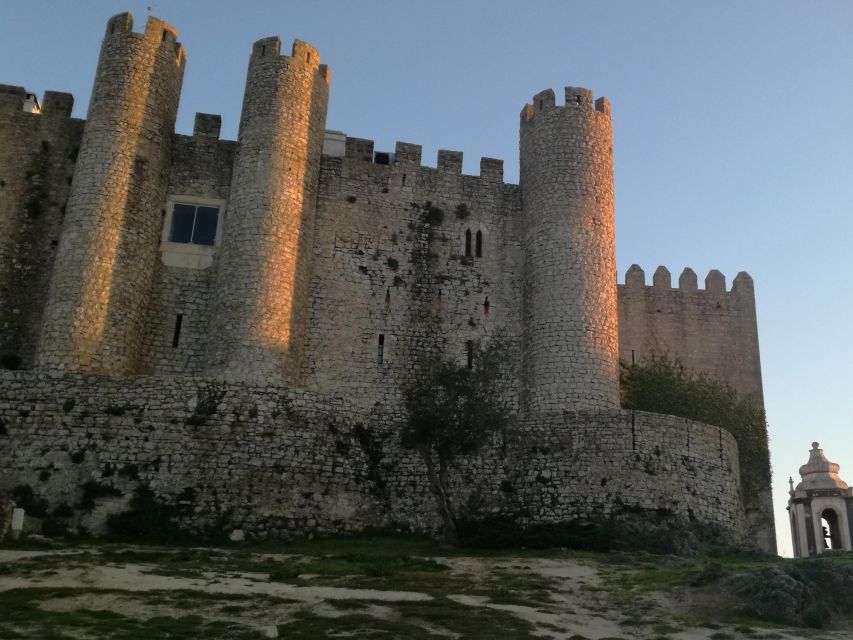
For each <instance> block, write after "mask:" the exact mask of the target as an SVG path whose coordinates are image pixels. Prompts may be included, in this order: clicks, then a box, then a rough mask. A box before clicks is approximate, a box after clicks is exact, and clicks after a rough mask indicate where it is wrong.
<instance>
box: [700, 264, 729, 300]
mask: <svg viewBox="0 0 853 640" xmlns="http://www.w3.org/2000/svg"><path fill="white" fill-rule="evenodd" d="M705 291H707V292H708V293H714V294H719V293H725V292H726V276H724V275H723V274H722V273H720V272H719V271H718V270H717V269H711V270H710V271H709V272H708V275H707V276H705Z"/></svg>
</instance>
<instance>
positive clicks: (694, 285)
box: [678, 267, 699, 291]
mask: <svg viewBox="0 0 853 640" xmlns="http://www.w3.org/2000/svg"><path fill="white" fill-rule="evenodd" d="M678 288H679V289H684V290H685V291H696V290H697V289H698V288H699V281H698V279H697V277H696V272H695V271H693V269H691V268H690V267H684V271H682V272H681V275H680V276H678Z"/></svg>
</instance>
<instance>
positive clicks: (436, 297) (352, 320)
mask: <svg viewBox="0 0 853 640" xmlns="http://www.w3.org/2000/svg"><path fill="white" fill-rule="evenodd" d="M373 158H374V149H373V141H371V140H362V139H357V138H348V139H347V151H346V156H345V157H342V158H335V157H329V156H324V157H323V163H322V171H321V179H320V195H319V199H318V204H317V215H316V218H315V223H316V227H315V240H314V255H313V260H314V283H313V290H312V299H313V308H312V310H311V328H310V338H309V348H308V354H309V355H308V366H309V369H308V371H307V372H306V380H307V383H308V385H309V387H310V388H311V389H314V390H315V391H318V392H322V393H329V394H335V395H341V396H343V397H347V398H348V399H349V400H350V401H351V402H353V403H354V404H355V405H356V406H358V407H360V408H361V409H368V408H370V407H373V406H374V405H375V403H377V402H381V403H384V404H385V410H393V409H394V407H396V406H397V405H398V402H399V397H400V389H401V386H402V385H403V383H404V382H405V379H406V375H407V373H408V372H409V370H410V369H411V368H412V367H413V366H414V365H415V362H416V359H417V357H418V356H419V355H421V354H423V353H424V352H429V351H430V350H433V349H438V348H441V349H443V350H444V351H445V352H446V353H449V354H454V355H456V356H457V357H458V358H459V361H460V363H464V362H465V359H466V350H467V343H468V342H469V341H476V340H480V339H488V338H489V337H491V336H494V335H495V334H496V333H503V334H504V335H505V336H506V338H507V339H509V340H510V341H512V342H514V341H516V340H517V337H518V335H519V333H520V322H519V307H518V301H519V298H520V296H521V252H520V241H519V238H520V223H521V221H520V196H519V191H518V187H517V186H515V185H508V184H504V182H503V163H501V162H500V161H497V160H491V159H489V158H483V160H482V161H481V171H480V175H479V176H468V175H462V171H461V170H462V154H461V153H458V152H452V151H440V152H439V155H438V166H437V168H432V167H426V166H422V165H421V147H420V146H418V145H414V144H408V143H402V142H400V143H397V146H396V149H395V160H396V161H395V162H394V163H393V164H390V165H388V164H381V163H377V162H374V161H373ZM466 232H467V233H470V237H471V244H470V251H469V253H470V255H467V256H466ZM478 233H479V234H480V238H481V246H480V248H481V251H480V253H481V255H479V256H477V255H476V254H477V234H478ZM380 336H382V340H383V347H382V358H381V362H380V359H379V339H380Z"/></svg>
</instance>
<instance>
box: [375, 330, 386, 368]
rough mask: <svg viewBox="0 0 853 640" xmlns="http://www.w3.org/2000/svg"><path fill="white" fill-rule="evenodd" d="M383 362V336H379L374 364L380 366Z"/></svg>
mask: <svg viewBox="0 0 853 640" xmlns="http://www.w3.org/2000/svg"><path fill="white" fill-rule="evenodd" d="M384 360H385V334H384V333H380V334H379V347H378V348H377V350H376V364H382V362H383V361H384Z"/></svg>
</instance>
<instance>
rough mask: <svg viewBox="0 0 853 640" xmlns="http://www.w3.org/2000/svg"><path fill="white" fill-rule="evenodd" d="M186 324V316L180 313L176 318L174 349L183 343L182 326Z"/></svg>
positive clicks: (173, 337)
mask: <svg viewBox="0 0 853 640" xmlns="http://www.w3.org/2000/svg"><path fill="white" fill-rule="evenodd" d="M183 324H184V314H183V313H179V314H178V315H177V316H175V332H174V333H173V334H172V349H177V348H178V344H179V343H180V342H181V325H183Z"/></svg>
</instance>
